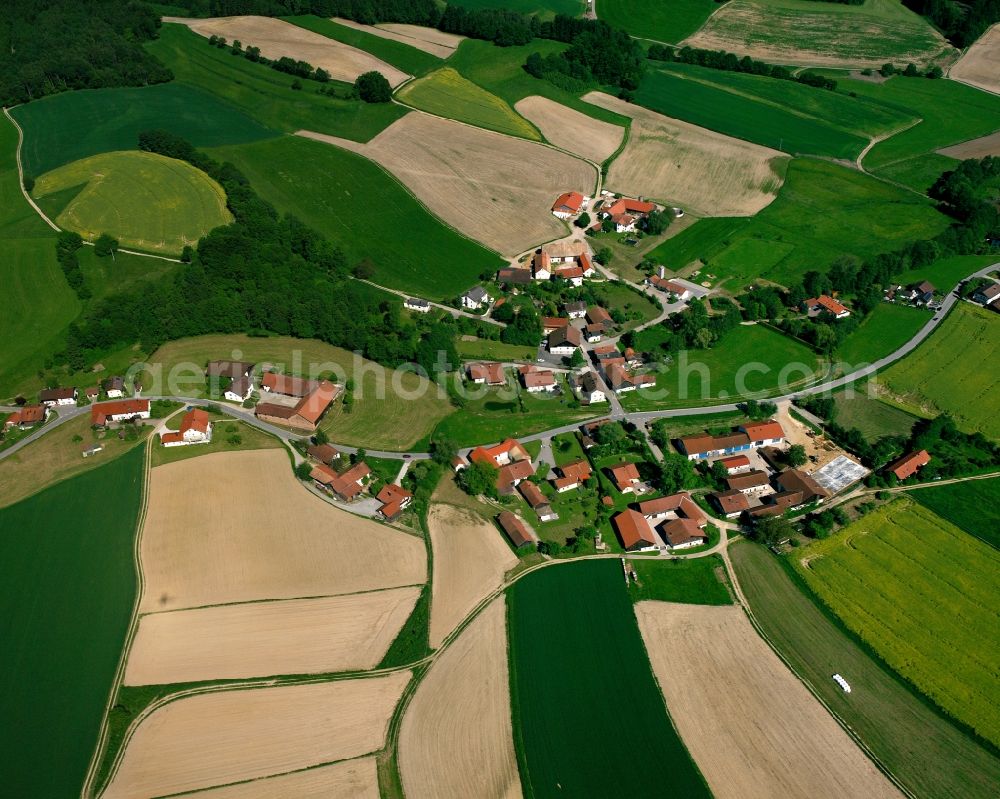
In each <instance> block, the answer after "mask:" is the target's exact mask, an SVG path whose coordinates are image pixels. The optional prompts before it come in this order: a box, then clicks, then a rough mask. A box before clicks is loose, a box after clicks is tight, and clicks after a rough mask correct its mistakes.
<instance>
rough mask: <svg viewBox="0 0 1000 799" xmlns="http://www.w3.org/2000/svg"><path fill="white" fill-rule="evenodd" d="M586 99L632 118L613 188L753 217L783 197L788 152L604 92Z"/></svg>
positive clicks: (702, 210) (612, 174)
mask: <svg viewBox="0 0 1000 799" xmlns="http://www.w3.org/2000/svg"><path fill="white" fill-rule="evenodd" d="M583 99H584V100H585V101H586V102H588V103H592V104H593V105H596V106H599V107H601V108H604V109H607V110H609V111H614V112H616V113H619V114H622V115H623V116H628V117H631V118H632V126H631V132H630V134H629V140H628V144H626V145H625V149H624V150H623V151H622V153H621V154H620V155H619V156H618V157H617V158H616V159H615V160H614V161H613V162H612V164H611V169H610V171H609V172H608V178H607V188H608V189H610V190H612V191H619V192H622V193H625V194H629V195H631V196H641V197H648V198H650V199H656V200H660V201H661V202H664V203H670V204H673V205H678V206H681V207H683V208H684V209H685V210H689V211H691V212H693V213H695V214H697V215H698V216H753V215H754V214H756V213H757V212H758V211H760V210H762V209H763V208H765V207H766V206H768V205H769V204H770V203H771V202H772V201H773V200H774V198H775V197H776V196H777V195H778V189H780V188H781V184H782V182H783V180H784V179H783V177H782V175H783V174H784V170H783V168H782V167H783V164H782V162H785V161H787V159H788V156H786V155H784V154H783V153H780V152H778V151H777V150H772V149H770V148H768V147H761V146H760V145H759V144H751V143H750V142H745V141H742V140H741V139H734V138H731V137H729V136H724V135H722V134H721V133H715V132H714V131H710V130H706V129H705V128H699V127H698V126H697V125H692V124H690V123H688V122H682V121H680V120H678V119H671V118H670V117H665V116H663V115H662V114H657V113H656V112H654V111H649V110H647V109H645V108H642V107H640V106H637V105H632V104H630V103H627V102H625V101H624V100H619V99H618V98H616V97H612V96H611V95H609V94H604V93H603V92H590V93H588V94H586V95H584V97H583Z"/></svg>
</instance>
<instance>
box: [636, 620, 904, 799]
mask: <svg viewBox="0 0 1000 799" xmlns="http://www.w3.org/2000/svg"><path fill="white" fill-rule="evenodd" d="M635 612H636V617H637V618H638V620H639V629H640V631H641V632H642V638H643V640H644V641H645V643H646V650H647V651H648V652H649V659H650V662H651V663H652V666H653V672H654V674H655V675H656V678H657V681H658V682H659V684H660V690H661V691H662V692H663V696H664V699H666V702H667V707H668V708H669V709H670V715H671V717H672V718H673V721H674V724H675V725H676V727H677V730H678V731H679V732H680V734H681V738H682V739H683V740H684V744H685V745H686V746H687V748H688V751H690V752H691V755H692V756H693V757H694V759H695V762H696V763H697V764H698V767H699V768H700V769H701V773H702V774H704V776H705V779H706V780H707V781H708V785H709V788H711V790H712V794H713V795H714V796H715V797H716V799H755V798H759V799H772V797H775V796H781V797H802V798H803V799H805V798H806V797H809V799H824V798H826V799H845V797H857V799H876V797H893V798H894V799H901V797H902V794H901V793H900V792H899V791H898V790H897V789H896V788H895V787H894V786H893V785H892V783H890V782H889V780H888V779H886V777H885V776H883V775H882V773H881V772H880V771H879V770H878V769H876V768H875V766H874V765H873V764H872V763H871V761H869V760H868V758H866V757H865V756H864V755H863V754H862V752H861V750H860V749H859V748H858V747H857V745H856V744H855V743H854V741H852V740H851V738H850V737H849V736H848V735H847V733H846V732H844V730H843V729H841V727H840V726H839V725H838V724H837V722H836V721H834V719H833V717H832V716H830V715H829V713H827V711H826V709H825V708H824V707H823V706H822V705H821V704H820V703H819V701H818V700H817V699H816V698H815V697H813V695H812V694H811V693H809V691H808V690H806V688H805V686H804V685H802V683H800V682H799V681H798V679H797V678H796V677H795V675H793V674H792V672H791V671H789V670H788V668H787V667H786V666H785V664H784V663H782V662H781V660H780V659H779V658H778V656H777V655H775V654H774V652H772V651H771V649H770V647H768V646H767V644H766V643H764V641H763V639H761V638H760V636H758V635H757V633H756V631H755V630H754V629H753V627H752V626H751V624H750V621H749V619H747V617H746V615H745V614H744V612H743V610H741V609H740V608H738V607H735V606H718V607H716V606H709V605H678V604H674V603H672V602H651V601H646V602H639V603H637V604H636V605H635Z"/></svg>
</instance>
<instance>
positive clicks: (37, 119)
mask: <svg viewBox="0 0 1000 799" xmlns="http://www.w3.org/2000/svg"><path fill="white" fill-rule="evenodd" d="M11 113H12V114H13V116H14V118H15V119H16V120H17V121H18V123H19V124H20V125H21V127H22V128H23V129H24V149H23V151H22V153H21V158H22V161H23V164H24V169H25V171H26V172H27V173H28V174H29V175H32V176H34V177H38V176H39V175H42V174H43V173H45V172H48V171H49V170H50V169H55V168H56V167H57V166H62V165H63V164H68V163H70V162H72V161H78V160H80V159H81V158H86V157H87V156H89V155H97V154H98V153H107V152H113V151H115V150H134V149H136V147H137V142H138V139H139V133H140V132H141V131H144V130H149V129H151V128H159V129H161V130H169V131H170V132H171V133H176V134H177V135H179V136H183V137H184V138H185V139H187V140H188V141H190V142H191V143H192V144H194V145H195V146H196V147H215V146H216V145H219V144H242V143H244V142H250V141H257V140H258V139H266V138H268V137H269V136H274V135H276V133H275V132H274V131H272V130H270V129H268V128H267V127H265V126H264V125H262V124H260V123H259V122H256V121H254V120H253V119H251V118H250V117H249V116H247V115H246V114H244V113H243V112H242V111H240V110H238V109H236V108H234V107H233V106H231V105H228V104H227V103H224V102H220V101H219V100H218V99H216V98H215V97H213V96H212V95H210V94H208V93H206V92H203V91H201V90H200V89H198V88H195V87H194V86H186V85H183V84H180V83H161V84H158V85H156V86H146V87H143V88H140V89H91V90H89V91H82V92H65V93H63V94H56V95H52V96H51V97H45V98H43V99H41V100H36V101H35V102H33V103H28V104H27V105H22V106H18V107H17V108H16V109H14V110H13V111H12V112H11Z"/></svg>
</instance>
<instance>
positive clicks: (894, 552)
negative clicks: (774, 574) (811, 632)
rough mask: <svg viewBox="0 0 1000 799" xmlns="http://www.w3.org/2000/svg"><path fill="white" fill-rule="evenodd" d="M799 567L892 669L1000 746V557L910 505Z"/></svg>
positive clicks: (808, 554)
mask: <svg viewBox="0 0 1000 799" xmlns="http://www.w3.org/2000/svg"><path fill="white" fill-rule="evenodd" d="M795 566H796V569H797V571H798V572H799V574H800V575H801V576H802V578H803V579H804V580H805V581H806V583H807V584H808V585H809V587H810V588H812V589H813V590H814V591H815V592H816V593H817V594H818V595H819V597H820V598H821V599H822V600H823V602H824V603H826V605H827V606H828V607H830V608H831V609H832V610H833V612H834V613H836V614H837V616H838V617H840V618H841V619H843V620H844V623H845V624H846V625H847V626H848V627H849V628H850V629H851V630H853V631H854V632H855V633H857V634H858V635H859V636H860V637H861V638H862V639H863V640H864V641H865V642H866V643H867V644H868V645H870V646H871V647H872V648H873V649H874V650H875V651H876V652H877V653H878V654H879V655H880V656H881V657H882V658H884V659H885V661H886V662H887V663H888V664H889V665H890V666H892V667H893V668H894V669H896V670H897V671H898V672H899V673H900V674H902V675H903V676H904V677H906V678H907V679H908V680H910V681H912V682H913V684H914V685H916V686H917V687H918V688H919V689H920V690H921V691H923V692H924V693H925V694H927V696H929V697H930V698H931V699H932V700H934V702H936V703H937V704H938V705H939V706H940V707H942V708H944V709H945V710H946V711H947V712H948V713H950V714H952V715H953V716H954V717H955V718H957V719H959V720H960V721H961V722H962V723H964V724H967V725H969V726H970V727H971V728H972V729H974V730H975V731H976V732H977V733H978V734H979V735H981V736H983V737H984V738H986V739H987V740H989V741H990V742H992V743H993V744H994V745H996V744H998V743H1000V718H998V717H997V714H996V712H995V709H996V707H997V706H998V705H1000V680H998V679H997V677H998V664H1000V625H998V624H997V599H998V597H1000V553H998V552H997V551H996V550H995V549H993V548H992V547H989V546H987V545H986V544H984V543H982V542H981V541H978V540H976V539H975V538H973V537H972V536H969V535H966V534H965V533H963V532H962V531H961V530H959V529H958V528H957V527H955V526H954V525H952V524H950V523H949V522H946V521H944V520H943V519H941V518H939V517H938V516H936V515H935V514H934V513H933V512H932V511H930V510H928V509H927V508H925V507H923V506H922V505H919V504H916V503H914V502H912V501H910V500H909V499H901V500H897V501H896V502H893V503H892V504H890V505H886V506H884V507H881V508H879V509H878V510H875V511H872V512H871V513H869V514H868V515H867V516H865V517H864V518H863V519H859V520H858V521H856V522H854V523H853V524H850V525H848V526H847V527H846V528H845V529H844V530H842V531H841V532H839V533H837V534H836V535H835V536H831V537H830V538H828V539H826V540H824V541H819V542H817V543H815V544H811V545H810V546H809V547H808V548H807V549H805V550H804V551H803V552H802V554H801V555H800V556H798V557H797V558H796V559H795ZM956 622H957V623H956Z"/></svg>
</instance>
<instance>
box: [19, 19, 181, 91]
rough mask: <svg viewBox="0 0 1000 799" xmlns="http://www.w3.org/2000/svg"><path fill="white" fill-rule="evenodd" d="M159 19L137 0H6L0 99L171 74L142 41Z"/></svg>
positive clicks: (139, 82)
mask: <svg viewBox="0 0 1000 799" xmlns="http://www.w3.org/2000/svg"><path fill="white" fill-rule="evenodd" d="M159 27H160V18H159V15H158V14H157V13H156V12H155V11H154V10H153V9H151V8H150V7H149V6H147V5H145V4H144V3H141V2H137V1H134V0H128V1H126V2H121V0H6V2H4V4H3V13H2V14H0V102H2V103H3V105H17V104H18V103H26V102H28V101H30V100H36V99H38V98H39V97H44V96H46V95H49V94H56V93H58V92H63V91H68V90H70V89H99V88H105V87H111V86H146V85H149V84H152V83H164V82H166V81H169V80H172V79H173V73H172V72H171V71H170V70H169V69H167V68H166V67H165V66H163V64H161V63H160V62H159V61H157V60H156V59H155V58H153V57H152V56H151V55H149V54H148V53H147V52H146V51H145V50H144V49H143V48H142V43H143V42H147V41H150V40H152V39H155V38H156V37H157V36H158V30H159Z"/></svg>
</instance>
